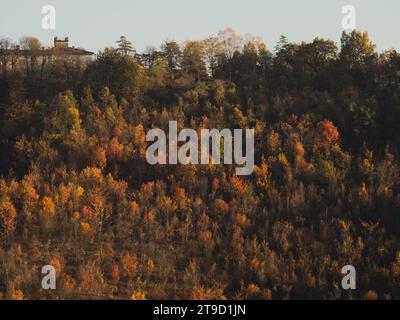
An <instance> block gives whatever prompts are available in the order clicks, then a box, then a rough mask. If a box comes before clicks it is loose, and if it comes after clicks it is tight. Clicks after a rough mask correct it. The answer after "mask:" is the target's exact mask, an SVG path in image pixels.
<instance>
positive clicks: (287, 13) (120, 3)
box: [0, 0, 400, 52]
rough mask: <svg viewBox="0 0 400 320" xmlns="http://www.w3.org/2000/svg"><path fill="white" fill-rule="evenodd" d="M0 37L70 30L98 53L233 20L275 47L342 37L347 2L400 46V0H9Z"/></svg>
mask: <svg viewBox="0 0 400 320" xmlns="http://www.w3.org/2000/svg"><path fill="white" fill-rule="evenodd" d="M1 2H2V3H1V6H0V37H1V36H6V37H9V38H11V39H12V40H14V41H18V39H19V38H20V37H22V36H35V37H38V38H39V39H40V40H41V41H42V43H43V44H44V45H45V46H50V45H52V41H53V38H54V37H55V36H58V37H59V38H63V37H65V36H69V39H70V45H73V46H76V47H83V48H85V49H87V50H91V51H94V52H97V51H98V50H101V49H103V48H104V47H110V46H115V42H116V41H117V40H118V39H119V37H120V36H121V35H125V36H126V37H127V38H128V39H129V40H130V41H131V42H132V43H133V44H134V46H135V47H136V48H137V49H138V50H139V51H142V50H144V49H145V48H146V47H147V46H155V47H159V46H160V44H161V43H163V42H164V41H165V40H167V39H169V40H176V41H179V42H184V41H187V40H201V39H205V38H207V37H209V36H211V35H216V34H217V33H218V31H220V30H223V29H226V28H228V27H230V28H233V29H235V30H236V32H237V33H238V34H241V35H245V34H252V35H254V36H258V37H261V38H262V40H263V41H264V42H265V43H266V44H267V47H268V48H270V49H273V47H274V46H275V45H276V43H277V41H278V40H279V37H280V36H281V35H286V36H287V37H288V39H289V41H291V42H301V41H312V39H314V38H315V37H317V36H318V37H322V38H326V39H331V40H334V41H337V42H338V41H339V40H340V36H341V33H342V31H343V29H342V18H343V16H344V15H343V14H342V7H343V6H345V5H353V6H354V7H355V9H356V18H357V29H358V30H361V31H368V33H369V35H370V38H371V40H372V41H373V42H374V43H375V44H376V45H377V48H378V50H379V51H384V50H387V49H391V48H395V49H396V50H400V37H399V31H400V17H399V13H400V1H399V0H275V1H270V0H147V1H143V0H142V1H138V0H112V1H105V0H2V1H1ZM44 5H53V6H54V7H55V9H56V29H55V30H44V29H43V28H42V18H43V15H42V13H41V10H42V7H43V6H44Z"/></svg>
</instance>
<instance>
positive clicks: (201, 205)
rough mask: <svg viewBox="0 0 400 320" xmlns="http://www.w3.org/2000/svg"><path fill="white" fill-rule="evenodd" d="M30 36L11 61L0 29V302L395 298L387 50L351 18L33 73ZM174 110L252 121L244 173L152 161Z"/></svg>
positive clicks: (397, 181) (206, 124) (391, 78)
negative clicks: (150, 144)
mask: <svg viewBox="0 0 400 320" xmlns="http://www.w3.org/2000/svg"><path fill="white" fill-rule="evenodd" d="M26 39H31V40H30V41H25V42H27V43H28V44H27V45H26V47H25V51H24V52H25V56H23V57H20V58H19V59H17V61H15V63H11V62H12V61H14V60H12V59H13V58H12V56H11V55H12V51H10V50H9V48H10V47H12V44H11V41H10V40H7V39H2V40H0V61H1V68H0V70H1V71H0V122H1V139H0V148H1V159H0V168H1V169H0V170H1V176H2V178H1V180H0V237H1V242H0V243H1V245H0V259H1V261H2V263H1V264H0V295H1V297H3V298H5V299H22V298H26V299H42V298H61V299H66V298H77V299H81V298H93V299H96V298H97V299H99V298H100V299H101V298H110V299H129V298H132V299H144V298H147V299H164V298H174V299H183V298H190V299H225V298H228V299H289V298H307V299H335V298H345V299H347V298H353V299H359V298H363V299H364V298H365V299H399V298H400V242H399V240H400V239H399V232H400V217H399V215H398V213H399V209H400V196H399V188H400V174H399V173H400V172H399V168H400V167H399V158H398V151H399V146H400V145H399V143H400V140H399V137H400V135H399V134H398V131H399V128H400V127H399V120H400V95H399V94H400V55H399V54H398V53H397V52H396V51H395V50H391V51H387V52H384V53H378V52H377V51H376V49H375V45H374V44H373V43H372V42H371V41H370V40H369V38H368V35H367V33H361V32H358V31H353V32H351V33H348V34H347V33H344V34H343V36H342V40H341V45H340V48H338V47H337V45H336V43H334V42H332V41H330V40H324V39H319V38H316V39H315V40H314V41H313V42H311V43H301V44H296V43H290V42H288V41H287V39H286V38H285V37H282V38H281V40H280V42H279V43H278V45H277V46H276V47H275V48H274V49H273V50H268V49H267V46H266V45H265V44H264V43H263V42H262V41H260V40H259V39H257V38H255V37H250V36H248V37H244V38H243V37H241V36H238V35H237V34H235V32H234V31H233V30H230V29H228V30H225V31H223V32H221V33H219V34H218V36H216V37H210V38H208V39H206V40H204V41H188V42H187V43H185V44H178V43H176V42H174V41H167V42H165V43H164V44H163V45H162V46H161V47H160V48H159V49H157V48H149V49H147V50H146V51H145V52H143V53H138V52H136V50H135V49H134V47H133V45H132V44H131V43H130V42H129V41H128V40H127V39H126V38H125V37H121V39H120V40H119V41H118V42H117V46H116V48H107V49H105V50H104V51H101V52H99V53H98V55H97V56H96V59H94V61H92V62H91V63H89V64H87V63H86V62H85V63H83V61H81V60H80V59H78V58H71V57H57V59H52V60H49V61H46V68H41V67H40V66H41V63H40V62H42V60H41V58H40V57H39V56H38V54H37V53H38V49H37V48H38V47H37V42H38V40H37V39H36V40H32V39H33V38H25V40H26ZM29 43H31V44H34V45H35V46H36V47H35V48H36V49H34V48H33V47H30V46H29ZM32 48H33V49H32ZM168 121H177V122H178V126H179V128H193V129H196V130H201V129H202V128H217V129H222V128H231V129H235V128H242V129H247V128H254V129H255V137H256V142H255V143H256V145H255V151H256V154H255V156H256V161H255V162H256V166H255V170H254V174H253V175H251V176H249V177H237V176H236V175H235V174H234V169H235V168H234V167H233V166H223V165H221V166H220V165H218V166H215V165H206V166H204V165H200V166H180V165H178V166H155V167H153V166H150V165H148V164H147V162H146V159H145V155H146V149H147V143H146V141H145V137H146V132H147V131H148V130H149V129H152V128H154V127H159V128H163V129H165V130H166V131H167V128H168ZM46 264H51V265H53V266H55V267H56V269H57V274H58V277H57V281H58V282H57V285H58V286H57V290H55V291H52V292H49V291H43V290H42V289H41V284H40V281H41V274H40V270H41V267H42V266H44V265H46ZM345 265H354V266H355V267H356V269H357V275H358V278H357V290H356V291H344V290H342V288H341V279H342V275H341V272H340V271H341V268H342V267H343V266H345Z"/></svg>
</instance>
